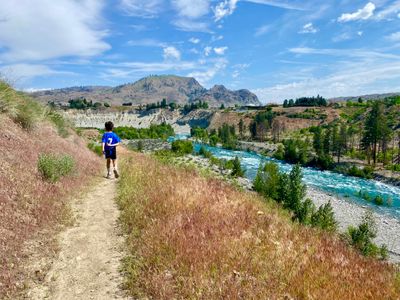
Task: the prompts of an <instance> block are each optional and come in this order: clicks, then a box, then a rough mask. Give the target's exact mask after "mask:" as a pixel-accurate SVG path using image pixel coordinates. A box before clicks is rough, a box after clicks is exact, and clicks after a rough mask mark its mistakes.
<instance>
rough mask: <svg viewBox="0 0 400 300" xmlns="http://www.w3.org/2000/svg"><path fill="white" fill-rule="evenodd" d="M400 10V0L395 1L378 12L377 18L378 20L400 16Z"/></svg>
mask: <svg viewBox="0 0 400 300" xmlns="http://www.w3.org/2000/svg"><path fill="white" fill-rule="evenodd" d="M399 12H400V1H399V0H398V1H394V2H393V3H392V4H390V5H388V6H387V7H386V8H385V9H383V10H381V11H380V12H378V14H377V15H376V18H377V19H378V20H382V19H388V18H391V17H394V16H396V15H397V17H399V15H400V14H399Z"/></svg>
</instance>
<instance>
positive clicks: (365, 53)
mask: <svg viewBox="0 0 400 300" xmlns="http://www.w3.org/2000/svg"><path fill="white" fill-rule="evenodd" d="M289 52H291V53H294V54H304V55H307V54H308V55H310V54H318V55H331V56H342V57H358V58H365V59H373V58H386V59H393V60H396V59H397V60H399V59H400V55H396V54H391V53H384V52H378V51H373V50H364V49H350V48H348V49H329V48H327V49H316V48H308V47H297V48H291V49H289Z"/></svg>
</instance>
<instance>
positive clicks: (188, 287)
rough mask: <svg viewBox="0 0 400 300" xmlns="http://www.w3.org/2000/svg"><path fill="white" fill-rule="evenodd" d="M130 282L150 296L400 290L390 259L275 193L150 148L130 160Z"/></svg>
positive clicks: (347, 294) (124, 186)
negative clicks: (302, 214) (300, 214)
mask: <svg viewBox="0 0 400 300" xmlns="http://www.w3.org/2000/svg"><path fill="white" fill-rule="evenodd" d="M121 171H122V176H121V178H122V179H121V181H120V183H119V184H120V185H119V196H118V204H119V206H120V208H121V210H122V212H121V218H120V220H121V223H122V224H123V226H124V229H125V231H126V233H127V234H128V240H127V245H128V247H129V251H130V256H129V257H128V258H127V259H126V260H125V262H124V269H125V271H126V274H127V275H126V276H127V277H126V287H127V289H129V291H130V292H131V294H132V295H133V296H134V297H135V298H140V299H142V298H150V299H285V298H286V299H398V298H399V297H400V290H399V288H400V287H399V282H398V279H396V278H397V277H396V276H397V275H396V272H395V270H394V268H392V267H391V266H390V265H388V264H385V263H383V262H380V261H376V260H372V259H368V258H365V257H362V256H361V255H360V254H359V253H358V252H356V251H355V250H352V249H351V248H349V247H348V246H347V245H346V244H345V243H344V242H343V241H341V240H340V239H339V238H337V237H336V236H335V235H333V234H331V233H327V232H323V231H321V230H316V229H312V228H307V227H304V226H300V225H297V224H294V223H292V222H291V221H290V216H289V215H288V214H287V213H286V212H284V211H283V210H281V209H280V208H279V207H278V205H277V204H274V203H273V202H268V201H267V202H265V201H263V200H262V199H261V198H260V197H259V196H257V195H256V194H255V193H244V192H240V191H238V190H236V189H234V188H233V187H231V186H228V185H226V184H224V183H223V182H221V181H218V180H215V179H204V178H201V177H199V176H198V175H197V174H196V172H195V171H193V170H187V169H177V168H176V167H174V166H172V165H165V164H161V163H159V162H157V161H156V160H154V159H151V158H148V157H146V156H144V155H142V154H132V155H131V156H130V157H129V158H127V159H125V160H124V161H123V163H122V170H121Z"/></svg>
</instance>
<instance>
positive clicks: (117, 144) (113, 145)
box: [107, 135, 121, 147]
mask: <svg viewBox="0 0 400 300" xmlns="http://www.w3.org/2000/svg"><path fill="white" fill-rule="evenodd" d="M115 138H116V143H114V144H107V146H110V147H117V146H119V143H120V142H121V139H120V138H119V136H118V135H115Z"/></svg>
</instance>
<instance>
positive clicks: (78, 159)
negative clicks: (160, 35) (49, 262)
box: [0, 81, 100, 299]
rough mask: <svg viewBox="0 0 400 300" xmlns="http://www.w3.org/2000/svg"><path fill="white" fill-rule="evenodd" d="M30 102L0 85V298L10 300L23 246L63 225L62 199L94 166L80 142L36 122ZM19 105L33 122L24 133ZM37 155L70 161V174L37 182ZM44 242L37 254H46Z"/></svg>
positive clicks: (19, 276) (21, 278) (36, 108)
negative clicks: (50, 180)
mask: <svg viewBox="0 0 400 300" xmlns="http://www.w3.org/2000/svg"><path fill="white" fill-rule="evenodd" d="M32 101H33V100H29V99H25V98H24V97H23V96H20V95H19V94H18V93H17V92H15V91H14V90H13V89H12V88H11V87H9V86H7V85H5V84H4V83H2V82H1V81H0V140H1V143H0V153H1V155H0V299H3V298H6V297H9V298H14V297H15V295H16V292H18V291H20V290H21V289H22V288H23V285H24V283H25V279H26V277H27V271H26V270H24V264H25V262H26V260H27V259H29V257H26V254H25V252H24V250H26V249H25V248H26V247H27V244H28V243H29V242H30V241H32V240H33V239H35V238H36V237H37V236H38V234H39V233H40V232H41V231H43V230H46V229H52V228H55V227H56V225H57V224H58V223H60V222H62V221H63V220H64V218H65V216H66V215H67V209H66V208H67V207H68V205H67V202H68V201H67V200H68V199H70V197H71V196H72V195H74V193H76V192H77V191H79V190H80V189H81V188H82V187H84V185H85V184H87V183H88V182H90V179H91V178H92V177H93V175H95V174H97V173H98V172H99V166H100V164H99V159H98V158H97V156H96V155H95V154H94V153H92V152H91V151H90V150H89V149H87V147H86V142H85V141H84V140H83V139H81V138H80V137H78V136H77V135H76V134H73V133H72V132H71V134H70V135H69V137H68V138H62V137H61V136H60V135H59V132H58V130H57V129H59V128H56V126H55V125H51V123H50V122H46V119H45V118H39V117H38V118H36V115H40V114H42V113H43V112H44V111H45V110H46V108H45V107H43V106H40V105H39V104H37V103H36V104H34V105H31V104H32V103H33V102H32ZM14 106H15V107H14ZM21 106H26V107H28V108H29V109H27V111H26V115H25V117H26V118H25V119H24V120H25V121H26V120H34V126H30V127H29V128H26V127H25V126H24V125H23V124H22V123H21V119H18V118H16V116H18V113H19V111H20V107H21ZM31 114H32V115H31ZM25 125H26V124H25ZM32 125H33V123H32ZM28 129H29V130H28ZM43 153H51V154H55V155H68V156H69V157H71V159H73V161H74V162H75V168H74V170H73V174H70V175H69V176H65V177H63V178H62V179H61V180H60V181H59V182H57V183H54V184H53V183H50V182H48V181H46V180H43V178H42V175H41V174H40V173H39V171H38V158H39V156H40V154H43ZM46 231H49V230H46ZM47 238H49V236H48V235H46V236H45V237H44V239H45V240H44V242H43V243H42V246H41V249H39V251H42V252H46V250H45V249H46V248H47V247H49V246H48V244H49V242H48V240H46V239H47ZM49 239H50V238H49Z"/></svg>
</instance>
